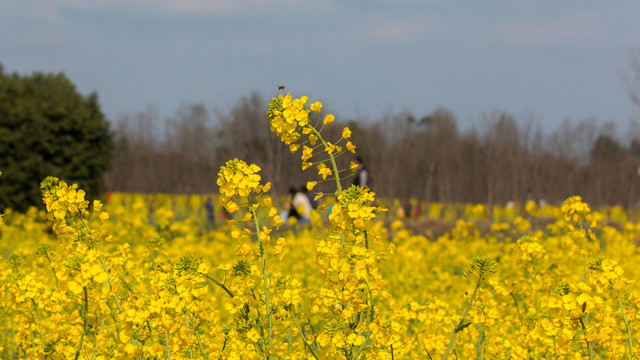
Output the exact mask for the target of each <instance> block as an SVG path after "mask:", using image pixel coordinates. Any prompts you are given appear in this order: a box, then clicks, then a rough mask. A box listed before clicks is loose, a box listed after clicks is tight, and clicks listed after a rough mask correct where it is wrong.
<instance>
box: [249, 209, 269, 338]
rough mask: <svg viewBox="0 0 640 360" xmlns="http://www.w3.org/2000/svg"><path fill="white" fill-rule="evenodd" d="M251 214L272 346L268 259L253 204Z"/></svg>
mask: <svg viewBox="0 0 640 360" xmlns="http://www.w3.org/2000/svg"><path fill="white" fill-rule="evenodd" d="M250 208H251V214H252V215H253V222H254V224H255V225H256V236H257V237H258V241H259V243H260V264H261V265H262V281H263V282H264V306H265V313H266V316H267V334H268V335H267V336H268V337H267V344H269V345H272V344H273V341H272V337H273V333H272V331H273V330H272V325H271V308H270V306H269V277H268V276H267V259H266V257H265V256H264V244H263V243H262V239H261V237H260V234H261V231H260V223H258V214H257V213H256V209H255V207H254V206H253V204H252V205H251V206H250Z"/></svg>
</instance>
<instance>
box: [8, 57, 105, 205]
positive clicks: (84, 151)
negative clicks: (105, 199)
mask: <svg viewBox="0 0 640 360" xmlns="http://www.w3.org/2000/svg"><path fill="white" fill-rule="evenodd" d="M2 69H3V68H2V66H1V65H0V171H2V177H0V210H4V209H6V208H12V209H14V210H17V211H24V210H26V209H27V208H28V207H29V206H30V205H36V206H42V200H41V194H40V188H39V184H40V181H42V180H43V179H44V178H45V177H46V176H49V175H51V176H56V177H59V178H60V179H64V180H66V181H68V182H72V183H78V185H79V186H80V188H82V189H84V190H85V191H86V192H87V198H88V199H90V198H95V197H96V196H97V195H98V193H99V192H100V191H101V190H102V175H103V173H104V172H105V171H106V170H107V169H108V168H109V166H110V161H111V151H112V150H113V140H112V134H111V131H110V129H109V123H108V122H107V121H106V119H105V117H104V115H103V114H102V111H101V110H100V106H99V104H98V96H97V95H96V93H95V92H94V93H92V94H90V95H89V96H83V95H81V94H79V93H78V92H77V90H76V88H75V85H74V84H73V83H72V82H71V81H70V80H69V79H68V78H67V77H66V76H65V75H64V74H63V73H58V74H43V73H38V72H36V73H33V74H32V75H31V76H20V75H18V74H16V73H14V74H11V75H9V74H5V73H4V72H3V70H2Z"/></svg>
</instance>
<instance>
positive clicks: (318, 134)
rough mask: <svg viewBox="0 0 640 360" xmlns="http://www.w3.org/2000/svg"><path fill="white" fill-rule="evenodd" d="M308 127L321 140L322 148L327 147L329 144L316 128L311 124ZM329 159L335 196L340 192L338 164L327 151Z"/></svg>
mask: <svg viewBox="0 0 640 360" xmlns="http://www.w3.org/2000/svg"><path fill="white" fill-rule="evenodd" d="M309 128H310V129H311V131H313V133H314V135H316V136H317V137H318V139H319V140H320V141H321V142H322V145H324V148H325V149H327V148H328V147H329V145H328V144H327V142H326V141H325V140H324V138H323V137H322V135H320V133H319V132H318V130H316V128H315V127H313V126H311V125H309ZM329 161H331V167H332V168H333V176H334V178H335V180H336V196H339V195H340V194H341V193H342V184H340V176H339V172H338V165H337V164H336V159H335V157H334V156H333V154H332V153H329Z"/></svg>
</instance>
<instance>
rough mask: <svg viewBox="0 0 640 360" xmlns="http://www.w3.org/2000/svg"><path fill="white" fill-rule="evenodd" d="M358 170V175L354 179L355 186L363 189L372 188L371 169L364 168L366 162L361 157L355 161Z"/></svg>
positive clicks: (357, 157)
mask: <svg viewBox="0 0 640 360" xmlns="http://www.w3.org/2000/svg"><path fill="white" fill-rule="evenodd" d="M353 162H354V163H356V165H358V168H357V169H356V173H355V175H354V177H353V185H355V186H360V187H362V188H369V187H371V177H370V176H369V169H367V167H366V166H364V162H363V161H362V158H361V157H360V156H356V157H355V158H354V160H353Z"/></svg>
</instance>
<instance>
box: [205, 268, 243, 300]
mask: <svg viewBox="0 0 640 360" xmlns="http://www.w3.org/2000/svg"><path fill="white" fill-rule="evenodd" d="M200 274H201V275H202V276H204V277H205V278H207V279H208V280H210V281H211V282H213V283H214V284H216V285H218V286H219V287H220V288H221V289H222V290H224V291H225V292H226V293H227V294H229V296H231V298H233V297H234V296H235V295H234V294H233V292H231V290H229V288H227V287H226V286H225V285H224V284H223V283H221V282H220V281H218V280H216V279H214V278H213V277H211V276H210V275H209V274H202V273H200Z"/></svg>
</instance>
